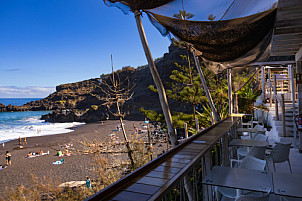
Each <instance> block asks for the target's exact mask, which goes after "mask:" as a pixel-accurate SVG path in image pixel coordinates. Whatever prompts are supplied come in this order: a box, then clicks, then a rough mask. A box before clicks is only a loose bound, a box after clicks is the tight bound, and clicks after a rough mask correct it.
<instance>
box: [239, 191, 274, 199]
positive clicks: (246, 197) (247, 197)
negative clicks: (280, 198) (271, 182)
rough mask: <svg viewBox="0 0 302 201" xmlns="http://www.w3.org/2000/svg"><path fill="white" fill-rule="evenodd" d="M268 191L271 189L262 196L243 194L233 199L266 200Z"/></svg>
mask: <svg viewBox="0 0 302 201" xmlns="http://www.w3.org/2000/svg"><path fill="white" fill-rule="evenodd" d="M270 193H271V189H270V190H269V191H268V192H267V193H266V194H265V195H262V196H251V195H243V196H240V197H239V198H237V199H236V200H235V201H268V199H269V195H270Z"/></svg>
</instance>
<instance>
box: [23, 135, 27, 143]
mask: <svg viewBox="0 0 302 201" xmlns="http://www.w3.org/2000/svg"><path fill="white" fill-rule="evenodd" d="M25 144H27V142H26V137H24V139H23V145H25Z"/></svg>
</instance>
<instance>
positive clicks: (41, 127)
mask: <svg viewBox="0 0 302 201" xmlns="http://www.w3.org/2000/svg"><path fill="white" fill-rule="evenodd" d="M25 121H27V123H25V124H20V125H15V126H13V127H7V128H0V143H3V142H7V141H10V140H14V139H18V138H19V137H21V138H23V137H37V136H43V135H55V134H62V133H69V132H72V131H73V130H72V129H71V128H73V127H76V126H79V125H83V124H85V123H80V122H73V123H47V122H44V121H43V120H39V119H38V118H37V119H36V118H27V119H26V120H25Z"/></svg>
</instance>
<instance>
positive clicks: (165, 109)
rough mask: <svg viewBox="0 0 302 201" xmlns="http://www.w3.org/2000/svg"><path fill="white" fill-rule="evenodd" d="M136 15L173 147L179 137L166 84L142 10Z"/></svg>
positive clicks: (135, 13) (136, 12)
mask: <svg viewBox="0 0 302 201" xmlns="http://www.w3.org/2000/svg"><path fill="white" fill-rule="evenodd" d="M134 15H135V20H136V25H137V29H138V32H139V36H140V39H141V42H142V45H143V48H144V51H145V55H146V58H147V60H148V65H149V69H150V71H151V74H152V77H153V80H154V83H155V85H156V88H157V91H158V96H159V101H160V104H161V107H162V110H163V113H164V116H165V120H166V124H167V127H168V132H169V135H170V139H171V143H172V147H175V146H176V145H177V144H178V141H177V137H176V135H175V130H174V127H173V122H172V116H171V112H170V108H169V105H168V101H167V97H166V92H165V88H164V85H163V83H162V81H161V79H160V76H159V74H158V72H157V69H156V66H155V63H154V61H153V58H152V55H151V51H150V49H149V45H148V42H147V38H146V35H145V31H144V28H143V24H142V20H141V17H140V12H139V11H134Z"/></svg>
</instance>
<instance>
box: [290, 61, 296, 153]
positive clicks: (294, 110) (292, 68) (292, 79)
mask: <svg viewBox="0 0 302 201" xmlns="http://www.w3.org/2000/svg"><path fill="white" fill-rule="evenodd" d="M290 67H291V77H290V79H291V81H292V89H291V90H292V100H293V123H294V147H295V148H297V127H296V123H295V116H296V89H295V74H294V72H295V71H294V66H293V65H290Z"/></svg>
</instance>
